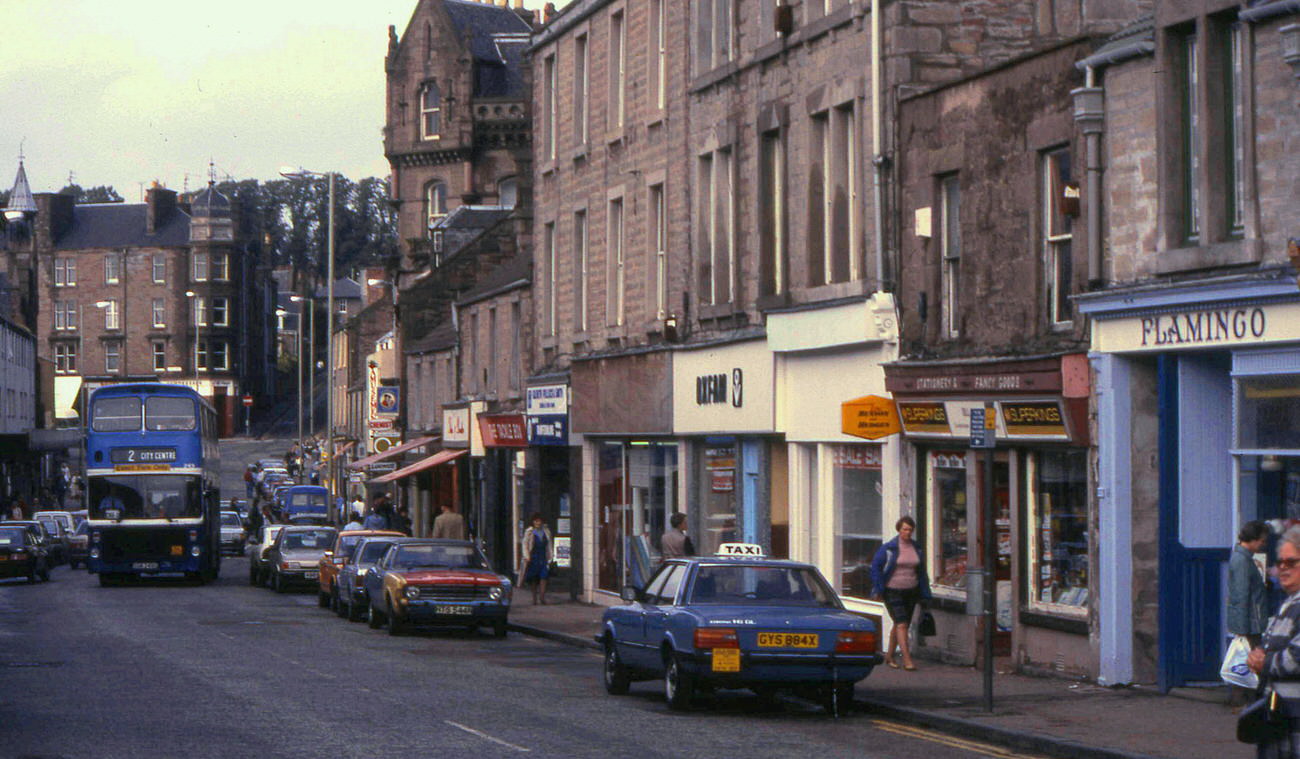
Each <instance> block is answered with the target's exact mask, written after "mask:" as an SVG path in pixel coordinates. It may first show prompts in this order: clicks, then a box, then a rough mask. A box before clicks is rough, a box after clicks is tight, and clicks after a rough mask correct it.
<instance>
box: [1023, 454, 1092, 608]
mask: <svg viewBox="0 0 1300 759" xmlns="http://www.w3.org/2000/svg"><path fill="white" fill-rule="evenodd" d="M1034 461H1035V464H1036V466H1035V468H1034V472H1033V499H1034V501H1033V512H1034V513H1033V531H1032V533H1031V535H1030V544H1031V546H1030V560H1031V567H1032V568H1031V571H1030V578H1029V579H1030V582H1031V583H1032V588H1031V590H1030V593H1029V596H1030V598H1031V599H1032V601H1034V602H1036V603H1038V604H1051V605H1055V606H1065V607H1072V608H1077V609H1082V608H1085V607H1087V605H1088V594H1089V590H1088V459H1087V453H1086V451H1082V450H1062V451H1044V452H1041V453H1038V454H1036V456H1035V457H1034Z"/></svg>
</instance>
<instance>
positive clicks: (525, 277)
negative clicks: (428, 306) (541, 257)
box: [456, 254, 533, 306]
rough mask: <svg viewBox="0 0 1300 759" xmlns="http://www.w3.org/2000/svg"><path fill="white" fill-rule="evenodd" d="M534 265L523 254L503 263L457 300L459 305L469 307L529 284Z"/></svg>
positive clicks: (530, 259)
mask: <svg viewBox="0 0 1300 759" xmlns="http://www.w3.org/2000/svg"><path fill="white" fill-rule="evenodd" d="M532 263H533V261H532V258H530V257H529V256H526V255H522V254H519V255H515V256H512V257H510V258H508V259H506V260H505V261H502V262H501V265H500V266H498V267H496V268H495V269H493V270H492V271H489V272H488V273H487V274H485V275H484V276H483V277H482V278H481V279H479V281H478V282H476V283H475V284H474V287H473V288H471V289H470V290H469V291H468V292H466V293H465V294H464V295H463V296H462V297H461V298H460V299H459V300H457V301H456V303H457V305H462V306H464V305H469V304H470V303H474V302H475V301H480V300H485V299H487V298H490V297H492V296H494V295H497V294H498V293H501V292H504V291H506V290H509V289H513V288H512V287H511V286H512V285H517V284H527V283H528V282H529V281H530V280H531V277H532V272H533V266H532Z"/></svg>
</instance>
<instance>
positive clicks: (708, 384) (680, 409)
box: [672, 340, 776, 434]
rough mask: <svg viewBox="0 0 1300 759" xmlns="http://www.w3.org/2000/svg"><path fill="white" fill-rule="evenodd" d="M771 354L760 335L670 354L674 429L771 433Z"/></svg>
mask: <svg viewBox="0 0 1300 759" xmlns="http://www.w3.org/2000/svg"><path fill="white" fill-rule="evenodd" d="M774 367H775V359H774V357H773V354H772V352H771V351H770V350H768V348H767V343H766V342H765V341H763V340H748V341H745V342H740V343H732V344H728V345H715V346H710V347H707V348H700V349H697V350H684V351H678V352H675V353H674V354H673V361H672V372H673V430H674V431H675V432H678V433H684V434H699V433H719V432H726V433H741V432H772V431H774V429H775V419H776V413H775V411H776V403H775V397H776V392H775V368H774Z"/></svg>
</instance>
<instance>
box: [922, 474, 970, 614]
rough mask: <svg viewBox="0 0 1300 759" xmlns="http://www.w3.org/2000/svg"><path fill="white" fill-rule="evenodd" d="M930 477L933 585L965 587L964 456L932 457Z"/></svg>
mask: <svg viewBox="0 0 1300 759" xmlns="http://www.w3.org/2000/svg"><path fill="white" fill-rule="evenodd" d="M931 476H932V479H933V483H934V491H933V492H934V506H935V512H936V515H937V517H938V519H937V523H938V524H937V526H938V528H939V534H938V539H939V550H938V556H937V557H936V570H937V571H936V572H935V577H934V584H935V585H945V586H948V587H950V588H960V589H965V587H966V456H965V454H962V453H951V454H934V455H933V457H932V468H931Z"/></svg>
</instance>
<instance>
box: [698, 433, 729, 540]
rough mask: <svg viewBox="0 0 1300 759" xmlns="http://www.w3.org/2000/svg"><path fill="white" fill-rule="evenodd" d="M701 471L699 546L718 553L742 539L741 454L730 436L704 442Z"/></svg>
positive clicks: (700, 460) (700, 463)
mask: <svg viewBox="0 0 1300 759" xmlns="http://www.w3.org/2000/svg"><path fill="white" fill-rule="evenodd" d="M702 453H703V455H702V456H700V457H699V465H700V467H702V469H701V471H700V472H699V473H698V474H699V483H700V485H699V489H700V499H699V503H700V508H701V511H700V514H701V520H700V529H701V531H702V533H703V534H702V535H701V536H700V540H699V541H698V544H697V545H696V548H697V549H698V550H699V551H700V553H701V554H704V555H709V554H713V553H715V552H717V550H718V546H719V545H721V544H723V543H730V542H734V541H736V540H739V539H740V533H739V531H738V530H737V525H736V496H737V490H736V468H737V466H738V465H739V460H738V458H737V455H738V453H739V450H738V447H737V444H736V441H735V440H734V439H731V438H723V439H709V440H706V441H705V444H704V449H703V451H702Z"/></svg>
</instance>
